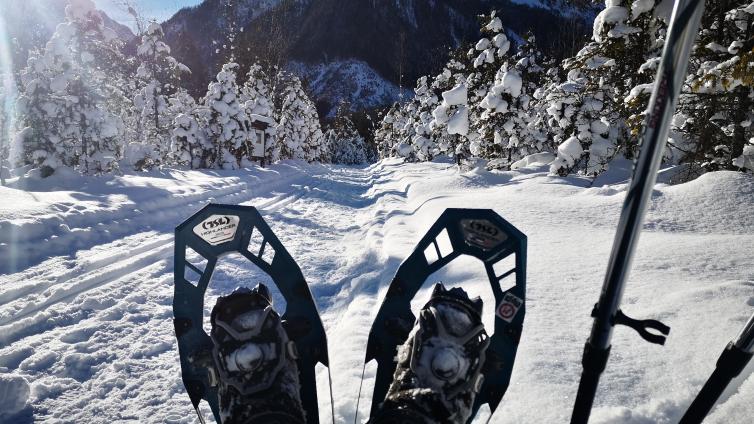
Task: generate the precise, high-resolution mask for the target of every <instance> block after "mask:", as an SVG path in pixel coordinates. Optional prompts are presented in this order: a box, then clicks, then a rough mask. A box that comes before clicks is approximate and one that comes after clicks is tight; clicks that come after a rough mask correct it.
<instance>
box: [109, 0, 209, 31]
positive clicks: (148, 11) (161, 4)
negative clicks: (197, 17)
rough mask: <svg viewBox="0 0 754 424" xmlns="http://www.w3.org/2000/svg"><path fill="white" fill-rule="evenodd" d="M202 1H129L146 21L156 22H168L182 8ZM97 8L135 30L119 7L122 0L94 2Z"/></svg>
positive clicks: (131, 19)
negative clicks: (152, 20)
mask: <svg viewBox="0 0 754 424" xmlns="http://www.w3.org/2000/svg"><path fill="white" fill-rule="evenodd" d="M202 1H203V0H130V2H131V3H133V4H134V5H135V6H136V10H137V11H138V12H139V13H140V14H141V15H142V16H144V17H145V18H146V19H148V20H151V19H156V20H157V21H158V22H163V21H166V20H168V19H169V18H170V17H171V16H173V14H175V12H177V11H179V10H180V9H182V8H184V7H189V6H196V5H197V4H199V3H201V2H202ZM94 3H95V4H96V5H97V8H98V9H100V10H103V11H105V13H107V14H108V16H110V17H111V18H113V19H114V20H116V21H118V22H120V23H122V24H123V25H127V26H128V27H130V28H131V29H132V30H135V23H134V19H133V17H131V16H130V15H129V14H128V13H127V12H126V10H125V7H123V6H121V5H122V4H123V3H124V0H94Z"/></svg>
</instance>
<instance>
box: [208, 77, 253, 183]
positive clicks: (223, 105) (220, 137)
mask: <svg viewBox="0 0 754 424" xmlns="http://www.w3.org/2000/svg"><path fill="white" fill-rule="evenodd" d="M237 68H238V65H237V64H235V63H226V64H225V65H223V67H222V70H221V71H220V72H218V74H217V79H216V81H214V82H211V83H210V84H209V87H208V90H207V94H206V96H205V97H204V98H203V99H202V104H203V106H205V107H206V108H207V110H208V114H209V117H208V120H207V137H208V138H209V139H210V141H211V142H212V143H213V145H214V150H215V152H214V153H213V154H208V155H206V160H207V166H214V167H218V168H222V169H238V167H239V166H240V164H241V161H242V159H244V158H248V157H249V156H250V152H251V149H250V146H249V135H248V131H249V118H248V116H247V115H246V111H245V110H244V108H243V107H242V106H241V104H240V103H239V101H238V95H239V92H238V85H236V69H237Z"/></svg>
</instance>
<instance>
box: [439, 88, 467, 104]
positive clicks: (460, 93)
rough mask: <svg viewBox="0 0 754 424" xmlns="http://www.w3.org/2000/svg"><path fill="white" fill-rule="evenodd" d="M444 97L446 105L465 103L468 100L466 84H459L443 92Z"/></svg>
mask: <svg viewBox="0 0 754 424" xmlns="http://www.w3.org/2000/svg"><path fill="white" fill-rule="evenodd" d="M442 99H443V100H444V101H445V105H446V106H457V105H465V104H466V103H467V102H468V94H467V89H466V85H465V84H459V85H457V86H455V87H453V88H452V89H450V90H448V91H445V92H443V93H442Z"/></svg>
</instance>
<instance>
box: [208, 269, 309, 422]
mask: <svg viewBox="0 0 754 424" xmlns="http://www.w3.org/2000/svg"><path fill="white" fill-rule="evenodd" d="M211 323H212V331H211V337H212V342H213V343H214V345H215V347H214V350H213V357H214V361H215V367H216V369H217V373H218V379H219V390H218V392H219V398H220V399H219V401H220V415H221V417H222V420H223V424H252V423H286V424H293V423H301V424H303V423H304V413H303V408H302V406H301V397H300V393H299V379H298V367H297V365H296V349H295V344H294V343H293V342H292V341H290V340H289V338H288V335H287V333H286V332H285V329H284V328H283V325H282V322H281V319H280V316H279V315H278V313H277V312H275V310H274V309H273V308H272V298H271V296H270V292H269V290H268V289H267V287H266V286H265V285H264V284H259V285H258V286H257V287H256V288H254V289H253V290H249V289H247V288H239V289H236V290H235V291H234V292H233V293H231V294H230V295H228V296H225V297H220V298H219V299H218V300H217V303H216V304H215V307H214V308H213V309H212V316H211Z"/></svg>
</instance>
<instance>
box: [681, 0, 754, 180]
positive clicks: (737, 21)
mask: <svg viewBox="0 0 754 424" xmlns="http://www.w3.org/2000/svg"><path fill="white" fill-rule="evenodd" d="M752 64H754V2H752V1H751V0H746V1H742V0H722V1H717V2H710V3H709V4H707V5H705V14H704V16H703V18H702V30H701V32H700V35H699V37H698V38H697V41H696V47H695V49H694V52H693V54H692V57H691V64H690V68H691V69H692V74H691V75H690V76H689V78H688V79H687V86H688V88H689V90H688V92H685V93H684V94H683V95H682V96H681V100H680V104H679V109H678V110H679V114H678V116H677V117H676V118H677V119H676V120H675V121H676V123H677V124H678V131H680V132H681V133H682V134H683V139H684V141H685V145H684V146H681V147H679V150H681V151H682V155H683V156H682V158H681V160H682V161H683V162H685V163H688V164H689V165H690V166H691V168H692V173H691V175H690V176H691V177H693V175H696V174H697V173H698V171H696V172H693V170H694V169H697V170H700V171H715V170H719V169H729V170H733V169H747V170H752V163H753V161H754V148H752V146H751V145H752V143H753V142H752V138H754V65H752Z"/></svg>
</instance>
